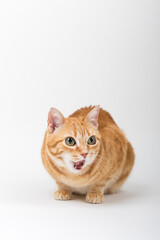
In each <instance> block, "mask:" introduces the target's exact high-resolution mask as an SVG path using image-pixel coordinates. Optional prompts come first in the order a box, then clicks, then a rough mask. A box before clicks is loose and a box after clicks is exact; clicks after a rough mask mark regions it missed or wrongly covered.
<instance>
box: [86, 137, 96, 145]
mask: <svg viewBox="0 0 160 240" xmlns="http://www.w3.org/2000/svg"><path fill="white" fill-rule="evenodd" d="M87 143H88V144H89V145H94V144H96V137H95V136H91V137H90V138H88V141H87Z"/></svg>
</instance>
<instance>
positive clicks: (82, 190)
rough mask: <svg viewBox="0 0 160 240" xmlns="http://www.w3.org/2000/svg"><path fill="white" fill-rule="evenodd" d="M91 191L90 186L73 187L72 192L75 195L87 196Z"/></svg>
mask: <svg viewBox="0 0 160 240" xmlns="http://www.w3.org/2000/svg"><path fill="white" fill-rule="evenodd" d="M88 189H89V186H85V187H72V192H73V193H77V194H81V195H85V194H87V192H88Z"/></svg>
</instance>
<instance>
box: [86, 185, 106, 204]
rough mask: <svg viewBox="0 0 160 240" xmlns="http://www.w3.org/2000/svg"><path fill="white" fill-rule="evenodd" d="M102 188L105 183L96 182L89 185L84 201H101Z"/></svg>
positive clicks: (102, 196)
mask: <svg viewBox="0 0 160 240" xmlns="http://www.w3.org/2000/svg"><path fill="white" fill-rule="evenodd" d="M104 188H105V183H96V184H94V185H91V186H90V188H89V191H88V193H87V196H86V201H87V202H88V203H102V202H103V199H104V195H103V192H104Z"/></svg>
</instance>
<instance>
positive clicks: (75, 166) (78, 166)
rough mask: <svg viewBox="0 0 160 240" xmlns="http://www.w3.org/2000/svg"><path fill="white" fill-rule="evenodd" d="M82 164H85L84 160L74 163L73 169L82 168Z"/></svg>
mask: <svg viewBox="0 0 160 240" xmlns="http://www.w3.org/2000/svg"><path fill="white" fill-rule="evenodd" d="M84 162H85V160H83V161H79V162H76V163H74V168H75V169H81V168H82V166H83V165H84Z"/></svg>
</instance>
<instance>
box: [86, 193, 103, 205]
mask: <svg viewBox="0 0 160 240" xmlns="http://www.w3.org/2000/svg"><path fill="white" fill-rule="evenodd" d="M103 199H104V196H103V195H102V194H100V193H88V194H87V196H86V202H88V203H102V202H103Z"/></svg>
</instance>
